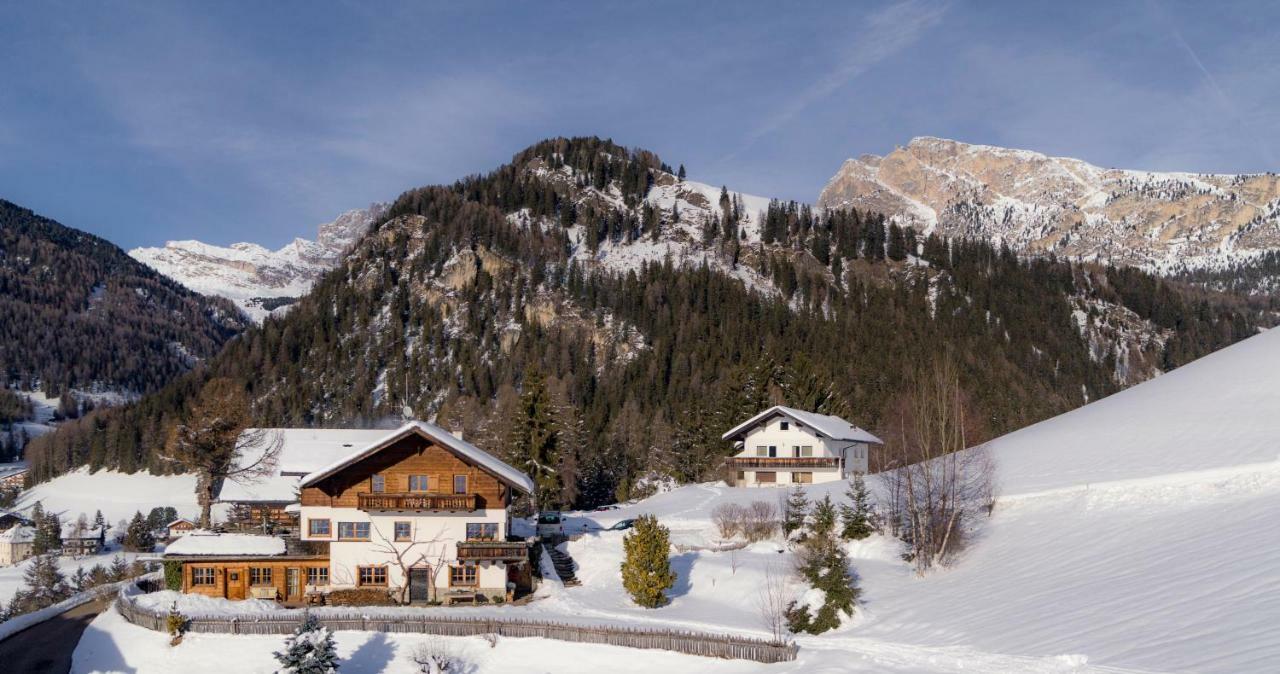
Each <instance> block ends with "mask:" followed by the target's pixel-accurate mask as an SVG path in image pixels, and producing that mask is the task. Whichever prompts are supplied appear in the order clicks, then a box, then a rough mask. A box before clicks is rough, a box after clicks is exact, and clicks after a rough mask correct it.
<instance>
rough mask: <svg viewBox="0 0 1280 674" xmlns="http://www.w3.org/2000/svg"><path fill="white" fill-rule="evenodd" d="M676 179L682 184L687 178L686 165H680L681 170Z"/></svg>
mask: <svg viewBox="0 0 1280 674" xmlns="http://www.w3.org/2000/svg"><path fill="white" fill-rule="evenodd" d="M676 177H677V178H679V179H680V181H681V182H684V178H685V172H684V164H681V165H680V170H679V171H677V172H676Z"/></svg>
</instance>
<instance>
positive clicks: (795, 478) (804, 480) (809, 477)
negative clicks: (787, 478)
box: [791, 473, 813, 484]
mask: <svg viewBox="0 0 1280 674" xmlns="http://www.w3.org/2000/svg"><path fill="white" fill-rule="evenodd" d="M791 481H792V482H794V483H796V484H813V473H792V474H791Z"/></svg>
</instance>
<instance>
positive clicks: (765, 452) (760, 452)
mask: <svg viewBox="0 0 1280 674" xmlns="http://www.w3.org/2000/svg"><path fill="white" fill-rule="evenodd" d="M756 456H769V448H768V447H765V446H764V445H760V446H758V447H756Z"/></svg>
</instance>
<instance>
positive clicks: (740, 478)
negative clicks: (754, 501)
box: [738, 470, 747, 482]
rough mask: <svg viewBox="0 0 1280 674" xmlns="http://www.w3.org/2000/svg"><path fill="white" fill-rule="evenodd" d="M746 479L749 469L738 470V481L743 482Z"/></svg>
mask: <svg viewBox="0 0 1280 674" xmlns="http://www.w3.org/2000/svg"><path fill="white" fill-rule="evenodd" d="M746 479H747V471H745V470H740V471H738V482H742V481H743V480H746Z"/></svg>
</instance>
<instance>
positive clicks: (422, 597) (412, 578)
mask: <svg viewBox="0 0 1280 674" xmlns="http://www.w3.org/2000/svg"><path fill="white" fill-rule="evenodd" d="M430 599H431V569H428V568H415V569H409V601H428V600H430Z"/></svg>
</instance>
